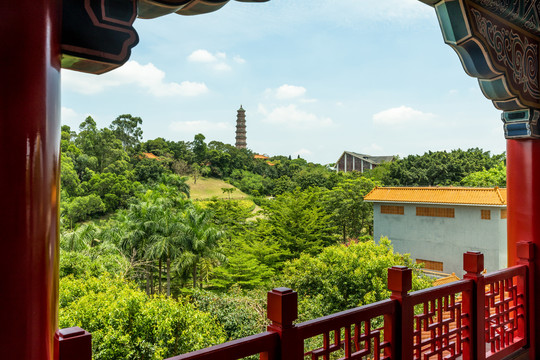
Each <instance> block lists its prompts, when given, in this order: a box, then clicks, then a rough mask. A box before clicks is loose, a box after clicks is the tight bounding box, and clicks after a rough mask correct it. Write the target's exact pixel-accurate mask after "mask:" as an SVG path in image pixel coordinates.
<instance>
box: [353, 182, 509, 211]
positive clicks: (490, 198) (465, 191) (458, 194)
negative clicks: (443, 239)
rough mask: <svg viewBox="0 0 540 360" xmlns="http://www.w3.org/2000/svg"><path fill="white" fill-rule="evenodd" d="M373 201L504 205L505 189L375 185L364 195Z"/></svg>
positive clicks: (367, 199)
mask: <svg viewBox="0 0 540 360" xmlns="http://www.w3.org/2000/svg"><path fill="white" fill-rule="evenodd" d="M364 200H366V201H373V202H401V203H431V204H458V205H487V206H506V189H503V188H498V187H495V188H465V187H376V188H375V189H373V190H371V192H370V193H369V194H367V195H366V196H365V197H364Z"/></svg>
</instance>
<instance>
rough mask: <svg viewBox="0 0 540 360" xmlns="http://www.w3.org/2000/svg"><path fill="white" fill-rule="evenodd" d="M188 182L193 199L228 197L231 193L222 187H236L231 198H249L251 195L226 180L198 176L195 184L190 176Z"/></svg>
mask: <svg viewBox="0 0 540 360" xmlns="http://www.w3.org/2000/svg"><path fill="white" fill-rule="evenodd" d="M187 184H188V185H189V187H190V193H191V198H192V199H193V200H205V199H211V198H213V197H218V198H219V199H228V198H229V194H227V193H224V192H223V190H222V189H231V188H234V189H235V190H234V191H233V192H232V194H231V195H230V196H231V199H235V200H241V199H248V198H249V195H247V194H245V193H243V192H242V191H240V190H239V189H237V188H235V187H234V186H232V185H231V184H228V183H226V182H225V181H223V180H219V179H212V178H202V177H201V178H198V179H197V183H196V184H194V183H193V178H192V177H190V178H189V179H188V181H187Z"/></svg>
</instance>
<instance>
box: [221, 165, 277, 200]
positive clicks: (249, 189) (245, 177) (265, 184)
mask: <svg viewBox="0 0 540 360" xmlns="http://www.w3.org/2000/svg"><path fill="white" fill-rule="evenodd" d="M231 183H232V184H233V185H234V186H236V187H237V188H239V189H240V190H242V191H243V192H245V193H247V194H250V195H254V196H258V195H264V194H270V193H271V188H272V180H271V179H269V178H265V177H263V176H262V175H258V174H254V173H252V172H250V171H247V170H234V171H233V172H232V174H231Z"/></svg>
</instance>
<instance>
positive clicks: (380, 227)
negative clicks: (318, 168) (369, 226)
mask: <svg viewBox="0 0 540 360" xmlns="http://www.w3.org/2000/svg"><path fill="white" fill-rule="evenodd" d="M364 200H365V201H368V202H372V203H373V221H374V224H373V225H374V238H375V239H380V237H381V236H386V237H388V238H389V239H390V240H391V241H392V244H393V246H394V250H395V251H396V252H399V253H409V254H411V257H412V258H413V259H415V260H416V261H417V262H423V263H424V264H425V268H426V269H430V270H437V271H442V272H445V273H452V272H455V273H456V274H462V273H463V269H462V266H463V265H462V257H463V253H464V252H466V251H481V252H482V253H484V256H485V258H484V259H485V268H486V269H487V270H488V271H494V270H498V269H501V268H504V267H506V248H507V245H506V244H507V243H506V189H500V188H497V187H496V188H487V189H486V188H460V187H386V188H383V187H376V188H375V189H373V190H372V191H371V192H370V193H369V194H367V195H366V196H365V198H364Z"/></svg>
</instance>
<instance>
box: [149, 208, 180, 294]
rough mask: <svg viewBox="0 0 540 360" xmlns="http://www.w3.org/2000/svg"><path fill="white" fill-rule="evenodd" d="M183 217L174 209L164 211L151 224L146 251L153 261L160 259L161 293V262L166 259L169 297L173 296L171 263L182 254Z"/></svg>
mask: <svg viewBox="0 0 540 360" xmlns="http://www.w3.org/2000/svg"><path fill="white" fill-rule="evenodd" d="M181 221H182V218H181V215H179V214H178V212H176V211H174V210H172V209H167V208H165V209H162V210H161V211H160V214H159V215H157V217H156V219H155V221H152V222H151V223H150V227H151V229H150V232H151V233H152V235H150V237H149V245H148V247H147V249H145V253H146V255H147V256H148V257H149V258H151V259H159V278H158V279H159V291H160V293H161V260H162V259H165V263H166V272H167V296H168V297H169V296H171V261H173V260H174V259H176V258H177V257H178V256H179V255H180V254H181V252H182V248H181V245H182V226H181Z"/></svg>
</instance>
